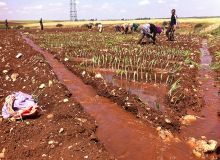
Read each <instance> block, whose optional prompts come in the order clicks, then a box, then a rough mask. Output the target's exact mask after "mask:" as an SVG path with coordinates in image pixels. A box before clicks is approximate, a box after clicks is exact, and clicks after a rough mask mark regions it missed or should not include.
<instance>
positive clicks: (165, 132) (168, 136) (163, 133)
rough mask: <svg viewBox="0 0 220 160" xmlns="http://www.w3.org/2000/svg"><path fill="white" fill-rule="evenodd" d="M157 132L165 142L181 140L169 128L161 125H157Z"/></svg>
mask: <svg viewBox="0 0 220 160" xmlns="http://www.w3.org/2000/svg"><path fill="white" fill-rule="evenodd" d="M157 132H158V134H159V136H160V138H161V139H162V140H163V141H165V142H172V141H174V142H179V141H180V140H179V139H178V138H176V137H174V135H173V134H172V133H171V132H170V131H168V130H164V129H162V128H161V127H157Z"/></svg>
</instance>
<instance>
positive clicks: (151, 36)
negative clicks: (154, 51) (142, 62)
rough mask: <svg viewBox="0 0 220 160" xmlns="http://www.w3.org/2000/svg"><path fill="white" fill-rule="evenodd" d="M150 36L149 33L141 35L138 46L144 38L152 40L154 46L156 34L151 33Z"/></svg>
mask: <svg viewBox="0 0 220 160" xmlns="http://www.w3.org/2000/svg"><path fill="white" fill-rule="evenodd" d="M151 34H152V35H151ZM151 34H149V33H142V34H141V37H140V39H139V41H138V44H141V43H142V40H143V39H144V37H147V38H148V39H152V40H153V44H155V43H156V32H153V33H151Z"/></svg>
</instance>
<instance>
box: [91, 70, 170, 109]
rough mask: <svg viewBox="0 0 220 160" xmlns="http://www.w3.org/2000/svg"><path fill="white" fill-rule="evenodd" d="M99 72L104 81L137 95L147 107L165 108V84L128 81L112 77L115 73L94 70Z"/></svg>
mask: <svg viewBox="0 0 220 160" xmlns="http://www.w3.org/2000/svg"><path fill="white" fill-rule="evenodd" d="M95 72H97V73H101V74H102V75H103V77H104V79H105V80H106V82H109V83H112V84H113V85H114V86H117V87H121V88H124V89H126V90H127V91H128V92H130V93H131V94H135V95H137V96H138V97H139V98H140V99H141V100H142V101H143V102H144V103H146V104H148V106H149V107H151V108H154V109H159V110H160V111H162V112H164V111H165V110H166V107H165V103H164V97H165V96H166V93H167V87H166V85H160V84H150V83H141V82H129V81H126V80H123V79H118V78H114V75H115V73H112V72H108V71H102V70H96V71H95Z"/></svg>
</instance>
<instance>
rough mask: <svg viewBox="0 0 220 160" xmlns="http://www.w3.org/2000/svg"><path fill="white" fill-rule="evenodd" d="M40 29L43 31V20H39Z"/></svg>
mask: <svg viewBox="0 0 220 160" xmlns="http://www.w3.org/2000/svg"><path fill="white" fill-rule="evenodd" d="M39 23H40V28H41V30H44V24H43V19H42V18H41V19H40V22H39Z"/></svg>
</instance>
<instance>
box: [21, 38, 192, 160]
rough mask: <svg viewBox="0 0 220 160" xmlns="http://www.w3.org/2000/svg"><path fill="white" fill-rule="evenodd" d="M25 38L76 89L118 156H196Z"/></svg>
mask: <svg viewBox="0 0 220 160" xmlns="http://www.w3.org/2000/svg"><path fill="white" fill-rule="evenodd" d="M23 38H24V39H25V40H26V42H27V43H28V44H29V45H30V46H32V47H33V48H34V49H35V50H36V51H38V52H40V53H42V54H43V55H44V57H45V58H46V60H47V61H48V63H49V64H50V65H51V67H52V68H53V71H54V72H55V73H56V75H57V76H58V79H59V80H60V81H61V82H62V83H63V84H64V85H66V86H67V88H68V89H69V90H70V91H71V92H72V94H73V97H74V99H75V100H77V101H78V102H79V103H80V104H81V105H82V106H83V107H84V108H85V109H86V111H87V112H88V113H90V114H91V115H92V116H93V117H94V118H95V119H96V121H97V122H98V125H99V128H98V133H97V136H98V138H99V139H100V140H101V142H102V143H104V145H105V147H106V149H107V150H108V151H109V152H110V153H112V154H113V155H115V156H116V157H117V158H118V159H126V160H149V159H152V160H154V159H155V160H156V159H178V160H181V159H182V160H185V159H195V158H194V157H193V156H192V154H191V152H190V149H189V147H187V146H186V145H185V144H183V143H181V142H180V143H172V144H168V143H163V142H162V141H161V140H160V139H159V138H158V135H157V133H156V131H155V129H154V128H152V127H150V126H151V125H150V124H149V125H148V126H147V125H146V124H143V123H142V122H141V121H139V120H138V119H136V118H135V117H134V116H133V115H131V114H129V113H127V112H125V111H124V110H122V109H121V108H120V107H119V106H117V104H114V103H113V102H111V101H110V100H109V99H107V98H103V97H99V96H97V94H96V92H95V91H94V89H93V88H92V87H90V86H88V85H85V84H84V83H83V82H82V80H81V79H79V78H78V77H76V76H75V75H74V74H73V73H72V72H70V71H69V70H68V69H66V68H65V66H64V65H63V64H61V63H60V62H58V61H57V60H56V59H54V57H53V56H52V55H51V54H50V53H48V52H45V51H43V50H42V49H41V48H40V47H39V46H37V45H35V44H34V42H33V41H31V40H30V39H28V38H27V37H25V36H23Z"/></svg>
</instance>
